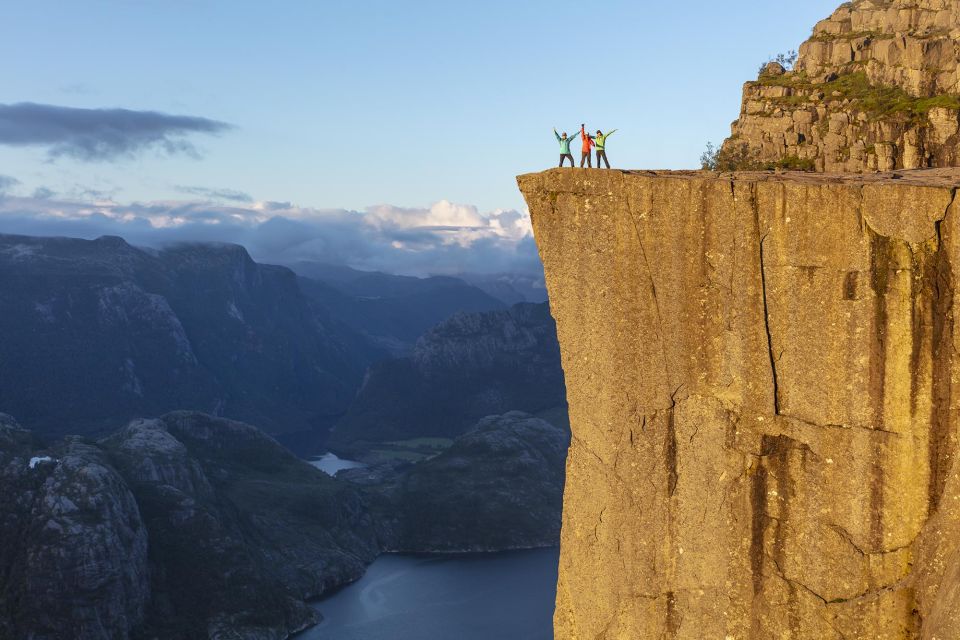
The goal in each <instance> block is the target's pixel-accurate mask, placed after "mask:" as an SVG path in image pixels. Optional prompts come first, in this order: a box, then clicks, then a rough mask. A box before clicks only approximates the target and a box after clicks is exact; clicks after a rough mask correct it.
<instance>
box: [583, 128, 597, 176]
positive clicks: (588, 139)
mask: <svg viewBox="0 0 960 640" xmlns="http://www.w3.org/2000/svg"><path fill="white" fill-rule="evenodd" d="M580 139H581V140H583V148H581V149H580V152H581V153H580V168H581V169H582V168H583V161H584V160H586V161H587V167H589V168H591V169H592V168H593V162H592V161H591V159H590V150H591V149H592V148H593V144H594V142H593V136H592V135H590V134H589V133H587V127H586V125H583V124H581V125H580Z"/></svg>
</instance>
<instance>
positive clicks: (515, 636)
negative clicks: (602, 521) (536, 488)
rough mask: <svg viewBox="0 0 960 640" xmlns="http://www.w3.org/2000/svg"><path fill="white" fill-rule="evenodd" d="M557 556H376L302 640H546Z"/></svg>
mask: <svg viewBox="0 0 960 640" xmlns="http://www.w3.org/2000/svg"><path fill="white" fill-rule="evenodd" d="M559 555H560V553H559V549H535V550H530V551H510V552H505V553H483V554H479V553H477V554H457V555H449V554H447V555H439V554H429V555H402V554H386V555H383V556H380V558H378V559H377V560H376V561H375V562H374V563H373V564H372V565H370V568H369V569H367V573H366V574H365V575H364V576H363V578H361V579H360V580H358V581H357V582H355V583H353V584H351V585H349V586H347V587H345V588H344V589H342V590H340V591H338V592H337V593H335V594H333V595H332V596H330V597H328V598H325V599H324V600H320V601H318V602H316V603H314V608H315V609H317V611H318V612H319V613H320V614H321V615H322V616H323V618H324V619H323V621H322V622H321V623H320V624H319V625H317V626H316V627H314V628H312V629H310V630H309V631H307V632H305V633H304V634H303V635H302V636H300V638H302V640H450V639H451V638H457V639H458V640H491V639H492V638H496V639H497V640H550V639H551V638H553V620H552V618H553V603H554V597H555V595H556V584H557V562H558V560H559Z"/></svg>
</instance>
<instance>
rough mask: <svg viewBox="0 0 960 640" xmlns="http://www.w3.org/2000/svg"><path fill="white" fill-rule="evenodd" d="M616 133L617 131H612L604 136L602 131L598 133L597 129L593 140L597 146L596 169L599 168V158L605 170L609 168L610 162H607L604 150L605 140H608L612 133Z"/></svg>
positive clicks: (605, 150)
mask: <svg viewBox="0 0 960 640" xmlns="http://www.w3.org/2000/svg"><path fill="white" fill-rule="evenodd" d="M616 131H617V130H616V129H614V130H613V131H611V132H610V133H607V134H604V133H603V131H600V129H597V135H596V136H594V140H596V145H597V169H599V168H600V159H601V158H603V162H604V164H606V165H607V169H609V168H610V161H609V160H607V149H606V146H607V138H609V137H610V136H612V135H613V134H614V133H616Z"/></svg>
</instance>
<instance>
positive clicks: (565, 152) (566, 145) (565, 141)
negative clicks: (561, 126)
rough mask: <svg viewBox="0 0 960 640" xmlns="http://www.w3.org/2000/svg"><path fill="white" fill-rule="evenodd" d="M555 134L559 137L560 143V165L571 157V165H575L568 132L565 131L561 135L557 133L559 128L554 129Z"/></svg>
mask: <svg viewBox="0 0 960 640" xmlns="http://www.w3.org/2000/svg"><path fill="white" fill-rule="evenodd" d="M553 135H555V136H556V137H557V142H559V143H560V166H561V167H562V166H563V161H564V160H566V159H567V158H570V166H571V167H572V166H573V154H572V153H570V142H571V139H570V138H568V137H567V132H566V131H564V132H563V135H562V136H561V135H560V134H559V133H557V130H556V129H554V130H553Z"/></svg>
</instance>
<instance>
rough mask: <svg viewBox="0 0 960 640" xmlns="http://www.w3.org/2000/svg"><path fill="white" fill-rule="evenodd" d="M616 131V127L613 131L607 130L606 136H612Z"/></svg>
mask: <svg viewBox="0 0 960 640" xmlns="http://www.w3.org/2000/svg"><path fill="white" fill-rule="evenodd" d="M616 132H617V130H616V129H614V130H613V131H607V137H608V138H609V137H610V136H612V135H613V134H615V133H616Z"/></svg>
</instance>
